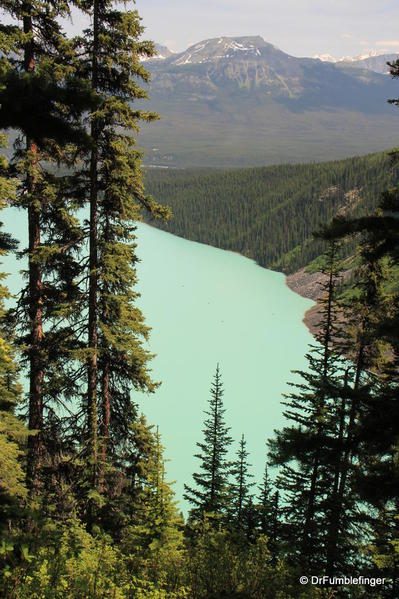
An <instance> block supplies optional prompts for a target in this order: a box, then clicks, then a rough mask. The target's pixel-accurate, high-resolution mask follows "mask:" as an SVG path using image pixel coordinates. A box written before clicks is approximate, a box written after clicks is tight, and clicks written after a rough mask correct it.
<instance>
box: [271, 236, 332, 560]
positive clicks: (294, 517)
mask: <svg viewBox="0 0 399 599" xmlns="http://www.w3.org/2000/svg"><path fill="white" fill-rule="evenodd" d="M325 259H326V261H325V267H324V269H323V270H324V274H325V275H326V282H325V284H324V289H325V299H324V300H323V304H322V305H323V308H322V312H321V321H320V327H319V333H318V336H317V341H318V345H317V346H314V347H312V348H311V351H310V352H309V353H308V355H307V360H308V364H309V370H308V371H302V372H300V373H298V374H299V375H300V376H301V378H302V382H300V383H296V384H294V385H292V386H293V387H294V388H295V389H297V392H293V393H291V395H290V396H289V401H288V402H285V405H287V407H288V409H287V410H286V412H285V415H286V417H287V418H288V419H289V420H291V421H292V422H293V425H292V426H290V427H285V428H284V429H283V430H282V431H281V432H278V433H277V436H276V438H275V439H274V440H272V441H271V442H270V449H271V451H270V460H271V463H272V464H273V465H276V466H282V470H281V472H280V474H279V476H278V484H279V488H281V489H282V490H284V491H285V492H286V493H287V498H286V500H285V502H286V506H285V507H284V508H282V512H283V513H284V514H285V519H286V523H287V526H286V530H287V533H288V543H289V545H290V546H291V547H293V546H296V547H297V548H298V553H297V556H296V559H297V560H299V561H301V562H304V563H306V564H307V565H314V566H316V565H321V564H322V563H323V561H324V559H325V555H324V546H325V541H326V539H325V531H326V526H327V521H328V520H327V514H326V504H327V501H328V497H329V493H330V488H331V486H332V484H333V476H334V465H335V450H334V448H335V443H336V428H337V420H338V416H337V405H338V403H337V400H338V398H339V397H340V396H341V395H342V387H343V384H342V379H343V366H342V360H341V359H340V355H339V353H338V352H337V349H336V348H335V347H334V339H335V338H336V336H337V328H336V324H335V322H336V311H337V308H336V305H335V289H336V280H337V276H338V270H337V263H338V262H337V244H336V243H335V242H334V241H331V242H330V243H329V248H328V250H327V252H326V256H325Z"/></svg>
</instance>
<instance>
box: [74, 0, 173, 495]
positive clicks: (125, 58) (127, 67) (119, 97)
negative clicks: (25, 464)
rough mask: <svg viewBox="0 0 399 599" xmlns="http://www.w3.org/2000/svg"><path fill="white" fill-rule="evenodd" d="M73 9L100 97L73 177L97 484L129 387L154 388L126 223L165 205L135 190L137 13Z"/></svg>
mask: <svg viewBox="0 0 399 599" xmlns="http://www.w3.org/2000/svg"><path fill="white" fill-rule="evenodd" d="M82 6H83V8H84V10H86V12H87V13H89V14H90V17H91V20H92V23H91V27H90V28H89V29H87V30H86V31H85V32H84V36H83V37H82V38H79V39H77V40H76V45H77V47H78V49H79V52H80V54H81V57H82V58H81V63H80V68H81V72H82V75H83V76H84V77H86V78H87V79H88V80H89V81H90V82H91V87H92V89H93V91H94V92H96V94H97V95H98V96H99V97H100V98H101V107H100V108H98V109H97V110H94V111H92V113H91V114H90V123H89V124H90V130H91V138H92V148H91V151H90V153H89V154H88V155H87V157H86V164H85V168H84V170H83V171H82V172H81V175H80V176H81V179H82V180H83V181H86V187H87V194H86V201H87V202H88V203H89V207H90V215H89V223H88V229H89V233H88V244H89V259H88V275H87V276H88V314H87V319H88V338H87V351H86V362H87V393H86V397H85V406H86V408H85V409H86V420H87V423H86V427H87V435H86V436H87V449H88V455H90V459H91V462H92V483H93V485H94V487H98V488H99V489H100V490H103V488H104V476H105V470H106V462H107V459H108V457H109V455H110V454H111V453H112V451H113V448H115V447H117V446H118V442H119V441H120V440H121V439H123V437H124V435H125V434H126V431H127V428H128V426H129V422H130V420H131V417H132V403H131V397H130V394H131V391H132V390H133V389H141V390H145V391H150V392H151V391H153V390H154V388H155V385H154V383H153V382H152V380H151V378H150V376H149V374H148V370H147V366H146V365H147V362H148V360H149V358H150V355H149V353H148V352H147V351H146V350H145V349H144V346H143V341H144V340H146V339H147V337H148V327H146V325H145V324H144V319H143V316H142V314H141V312H140V310H139V309H138V308H137V306H136V305H135V301H136V298H137V293H136V292H135V291H134V284H135V283H136V272H135V264H136V262H137V257H136V254H135V236H134V230H135V226H134V223H135V221H137V220H139V219H140V218H141V217H140V213H141V210H142V209H143V208H144V209H145V210H146V211H147V212H149V213H150V214H152V215H154V216H162V217H165V216H166V215H167V214H168V211H167V210H166V209H164V208H162V207H161V206H159V205H158V204H156V203H155V202H154V201H153V200H152V199H151V198H150V197H149V196H147V195H146V194H145V193H144V188H143V182H142V173H141V156H142V153H141V152H140V151H139V150H138V149H137V147H136V142H135V139H134V134H135V133H136V132H137V130H138V125H139V123H140V121H151V120H154V119H155V118H156V115H155V114H154V113H150V112H145V111H143V110H141V109H139V108H137V107H136V106H135V105H134V103H135V102H136V101H137V100H142V99H145V98H147V92H146V91H145V89H143V87H141V85H142V84H146V83H147V82H148V80H149V74H148V72H147V71H146V70H145V69H144V67H143V65H142V64H141V62H140V58H141V57H142V56H152V55H153V53H154V48H153V44H152V43H150V42H145V41H140V40H139V37H140V36H141V34H142V33H143V27H142V26H141V22H140V17H139V16H138V14H137V11H135V10H134V11H122V10H118V9H117V8H116V7H115V6H114V3H113V2H112V1H110V0H94V1H93V2H90V1H87V2H84V3H83V4H82ZM98 406H100V413H99V414H98ZM99 436H100V440H99Z"/></svg>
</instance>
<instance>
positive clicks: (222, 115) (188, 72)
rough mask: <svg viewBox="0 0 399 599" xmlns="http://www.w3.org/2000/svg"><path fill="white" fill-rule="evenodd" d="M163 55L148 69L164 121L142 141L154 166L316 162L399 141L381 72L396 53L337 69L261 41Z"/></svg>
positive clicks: (223, 40)
mask: <svg viewBox="0 0 399 599" xmlns="http://www.w3.org/2000/svg"><path fill="white" fill-rule="evenodd" d="M158 52H159V56H158V58H156V59H152V60H150V61H147V63H146V66H147V68H148V69H149V70H150V71H151V75H152V81H151V88H150V96H151V102H150V108H151V109H155V110H156V111H158V112H159V114H160V115H161V121H160V122H159V123H156V124H152V125H150V126H145V127H144V130H143V133H142V137H141V145H142V146H144V147H145V148H146V150H147V163H149V164H152V165H153V166H171V167H176V166H244V165H263V164H276V163H281V162H301V161H312V160H313V161H315V160H317V161H320V160H327V159H334V158H342V157H345V156H349V155H354V154H361V153H366V152H370V151H376V150H380V149H385V148H387V147H390V146H394V145H395V144H396V143H398V141H399V112H398V111H397V108H395V107H393V106H390V105H388V104H387V99H389V98H394V97H397V96H399V85H398V83H397V82H395V81H393V80H392V79H391V78H390V77H387V76H386V75H383V74H382V73H383V72H384V71H383V64H384V63H385V62H386V60H387V59H391V58H392V57H391V55H389V56H388V58H387V57H386V56H367V57H360V58H357V59H356V60H351V61H349V60H341V61H339V62H335V63H332V62H328V61H325V60H324V61H323V60H320V59H318V58H297V57H293V56H290V55H288V54H286V53H284V52H282V51H281V50H279V49H278V48H276V47H275V46H273V45H272V44H269V43H267V42H266V41H265V40H263V39H262V38H261V37H237V38H229V37H220V38H216V39H210V40H204V41H202V42H199V43H197V44H195V45H193V46H191V47H190V48H188V49H187V50H186V51H184V52H180V53H171V52H170V51H168V50H167V48H164V47H159V48H158ZM161 57H162V58H161ZM359 67H361V68H359Z"/></svg>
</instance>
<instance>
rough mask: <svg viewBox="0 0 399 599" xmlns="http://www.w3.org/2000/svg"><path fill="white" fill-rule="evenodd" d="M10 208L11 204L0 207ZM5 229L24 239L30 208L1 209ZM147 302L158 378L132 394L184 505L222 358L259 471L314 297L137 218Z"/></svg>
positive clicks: (13, 268)
mask: <svg viewBox="0 0 399 599" xmlns="http://www.w3.org/2000/svg"><path fill="white" fill-rule="evenodd" d="M3 214H4V213H3ZM3 220H4V221H5V225H6V226H5V229H6V230H8V231H13V234H14V235H15V236H16V237H18V238H19V239H21V241H22V242H24V240H25V239H26V234H25V230H26V227H25V215H24V214H23V213H21V212H16V211H14V210H10V211H6V213H5V216H3ZM137 237H138V254H139V257H140V258H141V262H140V264H139V267H138V275H139V285H138V289H139V291H140V293H141V298H140V307H141V309H142V310H143V312H144V314H145V317H146V322H147V324H148V325H149V326H151V328H152V331H151V340H150V344H149V348H150V350H151V352H152V353H155V354H156V357H155V358H154V360H153V362H152V369H153V376H154V378H155V380H159V381H162V385H161V387H160V388H159V389H158V390H157V391H156V393H154V394H152V395H146V396H143V395H137V394H136V395H135V397H134V400H135V401H136V402H137V403H138V404H139V406H140V408H141V409H142V411H143V412H144V413H145V414H146V416H147V417H148V420H149V421H150V422H151V423H152V424H154V425H155V426H159V429H160V432H161V435H162V440H163V444H164V445H165V447H166V458H167V459H168V460H169V461H168V463H167V473H168V478H169V480H170V481H176V482H175V484H174V489H175V491H176V495H177V499H179V501H180V505H181V507H182V508H183V509H186V508H187V505H185V504H184V502H183V501H181V499H182V494H183V485H184V483H188V484H191V482H192V480H191V474H192V472H194V471H196V469H197V467H198V464H197V462H198V460H197V459H195V458H194V457H193V455H194V453H196V450H197V448H196V442H197V441H200V440H202V433H201V429H202V423H203V419H204V414H203V412H204V410H206V409H207V401H208V399H209V388H210V385H211V381H212V378H213V375H214V372H215V369H216V364H217V363H219V365H220V370H221V374H222V380H223V383H224V389H225V393H224V406H225V408H226V414H225V417H226V422H227V424H228V426H230V427H231V431H230V434H231V436H232V437H233V439H234V440H235V443H234V446H233V447H232V453H234V452H235V450H236V448H237V442H238V440H239V439H240V438H241V435H242V434H244V435H245V437H246V439H247V448H248V451H249V452H250V463H251V464H252V465H253V467H252V471H253V473H254V475H255V480H256V481H257V482H258V481H260V479H261V476H262V472H263V468H264V463H265V457H266V440H267V439H268V438H270V436H271V435H272V434H273V430H274V429H276V428H279V427H281V426H282V425H283V423H284V418H283V416H282V406H281V403H280V402H281V399H282V394H283V393H284V392H287V391H288V385H287V381H292V380H294V378H295V377H294V376H293V375H292V373H291V371H292V370H294V369H302V368H304V367H305V359H304V355H305V353H306V351H307V346H308V344H309V343H311V342H312V337H311V335H310V333H309V332H308V330H307V328H306V327H305V325H304V324H303V322H302V319H303V315H304V312H305V311H306V310H307V309H308V308H310V307H311V306H312V304H313V302H311V301H310V300H306V299H303V298H301V297H300V296H299V295H297V294H295V293H293V292H292V291H291V290H290V289H289V288H288V287H287V286H286V284H285V277H284V275H282V274H280V273H276V272H272V271H269V270H266V269H264V268H261V267H259V266H257V265H256V264H255V263H254V262H253V261H251V260H248V259H247V258H244V257H242V256H240V255H238V254H235V253H233V252H227V251H224V250H219V249H216V248H212V247H209V246H206V245H203V244H199V243H195V242H191V241H186V240H184V239H181V238H179V237H176V236H174V235H171V234H169V233H165V232H163V231H159V230H157V229H154V228H152V227H150V226H148V225H144V224H139V226H138V231H137ZM3 262H4V267H3V269H4V270H6V271H8V272H10V273H11V275H10V277H9V285H10V288H11V289H12V290H13V291H14V292H16V291H17V290H18V288H19V286H20V276H19V275H18V271H19V270H20V269H21V268H22V264H21V262H17V261H16V260H15V259H14V258H12V257H7V258H6V259H5V260H3Z"/></svg>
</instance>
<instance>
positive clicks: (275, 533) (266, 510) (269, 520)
mask: <svg viewBox="0 0 399 599" xmlns="http://www.w3.org/2000/svg"><path fill="white" fill-rule="evenodd" d="M273 491H274V487H273V483H272V481H271V479H270V476H269V472H268V467H267V463H266V464H265V470H264V473H263V478H262V483H261V485H260V486H259V495H258V501H257V510H258V514H259V528H260V532H261V533H262V535H264V536H266V537H267V538H268V548H269V551H270V553H271V556H272V558H273V560H274V561H276V559H277V553H278V537H279V493H278V490H277V489H276V490H275V491H274V492H273Z"/></svg>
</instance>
